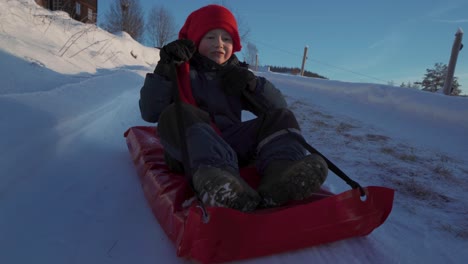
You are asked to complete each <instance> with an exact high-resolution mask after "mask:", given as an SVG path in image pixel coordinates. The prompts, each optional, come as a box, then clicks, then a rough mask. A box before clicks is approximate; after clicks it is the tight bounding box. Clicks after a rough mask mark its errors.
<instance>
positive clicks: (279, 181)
mask: <svg viewBox="0 0 468 264" xmlns="http://www.w3.org/2000/svg"><path fill="white" fill-rule="evenodd" d="M327 174H328V166H327V163H326V162H325V160H324V159H323V158H322V157H320V156H319V155H317V154H311V155H308V156H305V157H304V158H303V159H301V160H298V161H290V160H274V161H271V162H270V164H269V165H268V166H267V167H266V169H265V172H264V174H263V177H262V180H261V183H260V187H259V188H258V193H259V194H260V195H261V196H262V198H263V199H262V202H261V206H262V207H275V206H280V205H283V204H285V203H286V202H288V201H290V200H303V199H305V198H308V197H310V196H311V195H312V194H313V193H314V192H317V191H318V190H319V189H320V186H322V184H323V183H324V182H325V179H326V178H327Z"/></svg>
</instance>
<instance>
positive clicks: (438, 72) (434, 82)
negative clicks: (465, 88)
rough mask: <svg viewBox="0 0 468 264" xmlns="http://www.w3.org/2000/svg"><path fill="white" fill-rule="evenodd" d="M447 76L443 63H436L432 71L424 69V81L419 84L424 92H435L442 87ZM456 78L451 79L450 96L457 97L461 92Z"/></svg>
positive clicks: (445, 66)
mask: <svg viewBox="0 0 468 264" xmlns="http://www.w3.org/2000/svg"><path fill="white" fill-rule="evenodd" d="M446 76H447V65H446V64H443V63H440V62H438V63H436V64H435V65H434V68H433V69H426V74H425V75H424V79H423V81H422V82H421V83H416V84H420V85H421V86H422V87H423V90H424V91H429V92H436V91H438V90H439V89H442V88H443V87H444V83H445V78H446ZM459 87H460V84H459V83H458V78H457V77H453V82H452V93H451V94H452V95H459V94H460V92H461V90H460V89H459Z"/></svg>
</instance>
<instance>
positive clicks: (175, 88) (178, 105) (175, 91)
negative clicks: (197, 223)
mask: <svg viewBox="0 0 468 264" xmlns="http://www.w3.org/2000/svg"><path fill="white" fill-rule="evenodd" d="M171 65H172V67H171V76H170V77H171V79H172V80H173V81H172V96H173V98H174V104H175V111H176V120H177V124H178V129H179V136H180V142H181V144H182V146H181V147H182V165H183V167H184V174H185V178H186V179H187V180H188V181H189V185H190V188H191V189H192V191H193V193H194V194H195V197H196V198H197V201H198V203H199V206H198V207H199V208H200V209H201V211H202V214H203V222H204V223H208V221H209V215H208V212H207V210H206V207H205V204H204V203H203V201H202V199H201V198H200V196H199V195H198V193H197V192H196V191H195V188H194V187H193V183H192V176H193V171H192V166H190V165H191V162H190V155H189V152H188V147H187V139H186V138H185V134H186V129H185V126H184V119H183V113H182V100H181V96H180V93H179V80H178V78H177V64H176V62H172V63H171Z"/></svg>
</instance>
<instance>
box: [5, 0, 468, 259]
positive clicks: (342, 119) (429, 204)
mask: <svg viewBox="0 0 468 264" xmlns="http://www.w3.org/2000/svg"><path fill="white" fill-rule="evenodd" d="M158 60H159V55H158V50H156V49H152V48H148V47H144V46H141V45H140V44H138V43H136V42H135V41H133V40H132V39H131V38H130V37H129V36H128V35H127V34H125V33H123V34H121V35H119V36H115V35H111V34H109V33H107V32H105V31H103V30H101V29H99V28H97V27H95V26H93V25H84V24H81V23H79V22H76V21H73V20H71V19H69V18H68V16H67V15H66V14H64V13H62V12H49V11H46V10H44V9H42V8H40V7H38V6H37V5H36V4H35V3H34V1H33V0H27V1H26V0H23V1H16V0H8V1H1V2H0V124H1V125H0V149H1V150H2V152H1V153H0V263H12V264H19V263H185V262H188V261H187V260H183V259H179V258H177V257H176V256H175V248H174V247H173V245H172V244H171V242H170V241H169V240H168V238H167V237H166V236H165V234H164V233H163V231H162V230H161V228H160V226H159V225H158V222H157V221H156V220H155V219H154V217H153V215H152V213H151V210H150V208H149V206H148V205H147V203H146V200H145V198H144V196H143V192H142V190H141V187H140V183H139V181H138V178H137V175H136V171H135V170H134V167H133V164H132V162H131V160H130V156H129V154H128V151H127V147H126V144H125V140H124V137H123V133H124V131H125V130H126V129H127V128H129V127H131V126H137V125H150V124H148V123H145V122H144V121H142V120H141V118H140V113H139V110H138V98H139V89H140V87H141V86H142V84H143V80H144V76H145V74H146V72H150V71H152V70H153V69H154V66H155V63H156V62H157V61H158ZM258 74H259V75H262V76H265V77H267V78H268V79H269V80H271V81H272V82H273V83H274V84H275V85H276V86H277V87H278V88H279V89H281V90H282V92H283V93H284V94H285V95H286V97H287V100H288V102H289V105H290V108H291V109H292V110H293V111H294V112H295V113H296V114H297V117H298V120H299V122H300V123H301V126H302V129H303V133H304V135H305V137H306V138H307V140H308V141H309V142H310V143H311V144H312V145H313V146H315V147H316V148H317V149H319V150H320V151H321V152H323V153H324V154H325V155H326V156H327V157H328V158H329V159H331V160H332V161H334V162H335V163H336V164H337V165H338V166H339V167H340V168H341V169H342V170H344V171H345V172H346V173H347V174H348V175H349V176H351V177H352V178H353V179H355V180H356V181H358V182H360V183H361V184H362V185H363V186H367V185H381V186H386V187H390V188H394V189H395V190H396V196H395V202H394V208H393V211H392V213H391V214H390V216H389V218H388V219H387V221H386V222H385V223H384V224H383V225H382V226H381V227H379V228H378V229H376V230H375V231H374V232H372V233H371V234H370V235H368V236H367V237H361V238H353V239H348V240H344V241H339V242H335V243H331V244H326V245H322V246H317V247H312V248H308V249H304V250H299V251H295V252H288V253H284V254H278V255H274V256H268V257H263V258H257V259H251V260H246V261H243V262H242V263H311V262H314V263H466V261H468V250H467V249H468V202H467V201H468V165H467V164H468V157H467V156H466V155H467V153H468V98H467V97H449V96H444V95H441V94H432V93H428V92H422V91H418V90H413V89H409V88H399V87H390V86H384V85H376V84H368V83H345V82H339V81H330V80H320V79H312V78H303V77H297V76H288V75H283V74H275V73H268V72H265V73H258ZM325 185H326V187H328V188H329V189H331V190H332V191H334V192H341V191H344V190H347V189H348V187H347V185H346V184H344V183H342V181H341V180H340V179H339V178H337V177H334V176H333V175H330V176H329V178H328V179H327V182H326V184H325Z"/></svg>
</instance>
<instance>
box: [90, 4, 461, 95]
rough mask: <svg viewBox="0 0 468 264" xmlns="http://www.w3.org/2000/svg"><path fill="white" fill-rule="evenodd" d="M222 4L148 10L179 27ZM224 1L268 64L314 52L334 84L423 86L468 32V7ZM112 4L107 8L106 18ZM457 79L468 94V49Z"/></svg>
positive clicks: (314, 62) (312, 63)
mask: <svg viewBox="0 0 468 264" xmlns="http://www.w3.org/2000/svg"><path fill="white" fill-rule="evenodd" d="M215 2H217V3H220V2H221V1H201V0H198V1H194V0H192V1H181V0H175V1H154V0H153V1H149V0H141V1H140V3H141V5H142V7H143V9H145V10H148V9H150V8H151V7H152V6H154V5H163V6H164V7H166V8H167V9H168V10H169V11H170V12H171V13H172V15H173V16H174V18H175V19H176V24H177V26H178V28H180V27H181V26H182V25H183V23H184V21H185V19H186V18H187V16H188V15H189V14H190V13H191V12H192V11H194V10H195V9H197V8H200V7H202V6H204V5H207V4H210V3H215ZM224 2H225V3H227V6H228V7H229V8H230V9H231V10H232V11H233V12H234V13H235V15H236V16H237V17H238V19H239V20H240V23H239V24H240V27H241V30H242V27H244V28H249V29H250V33H249V38H248V41H250V42H252V43H253V44H255V45H256V46H257V48H258V50H259V60H260V63H261V64H266V65H277V66H287V67H300V66H301V62H302V55H303V52H304V47H305V46H307V47H308V60H307V62H306V70H309V71H312V72H316V73H318V74H320V75H323V76H325V77H327V78H329V79H332V80H341V81H351V82H371V83H384V84H386V83H388V82H393V83H394V84H395V85H400V84H401V83H402V82H408V81H409V82H415V81H421V80H422V79H423V77H424V74H425V73H426V69H427V68H433V66H434V64H435V63H436V62H442V63H445V64H448V62H449V58H450V53H451V49H452V44H453V41H454V38H455V33H456V31H457V30H458V28H462V29H463V30H464V31H467V30H468V1H465V0H448V1H427V0H411V1H407V0H406V1H402V0H395V1H376V0H360V1H336V0H329V1H308V0H304V1H289V2H286V1H253V0H236V1H224ZM109 5H110V1H99V7H98V8H99V13H100V15H99V18H102V17H103V14H104V13H105V12H106V11H107V9H108V7H109ZM466 38H467V37H466V36H464V39H465V41H463V42H464V43H465V44H466V43H467V41H466ZM465 46H466V45H465ZM238 55H239V57H240V58H241V59H242V52H241V53H240V54H238ZM455 76H457V77H458V78H459V83H460V84H461V85H462V87H461V89H462V90H463V93H465V94H468V48H464V49H463V50H462V51H461V52H460V54H459V57H458V62H457V67H456V70H455Z"/></svg>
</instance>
